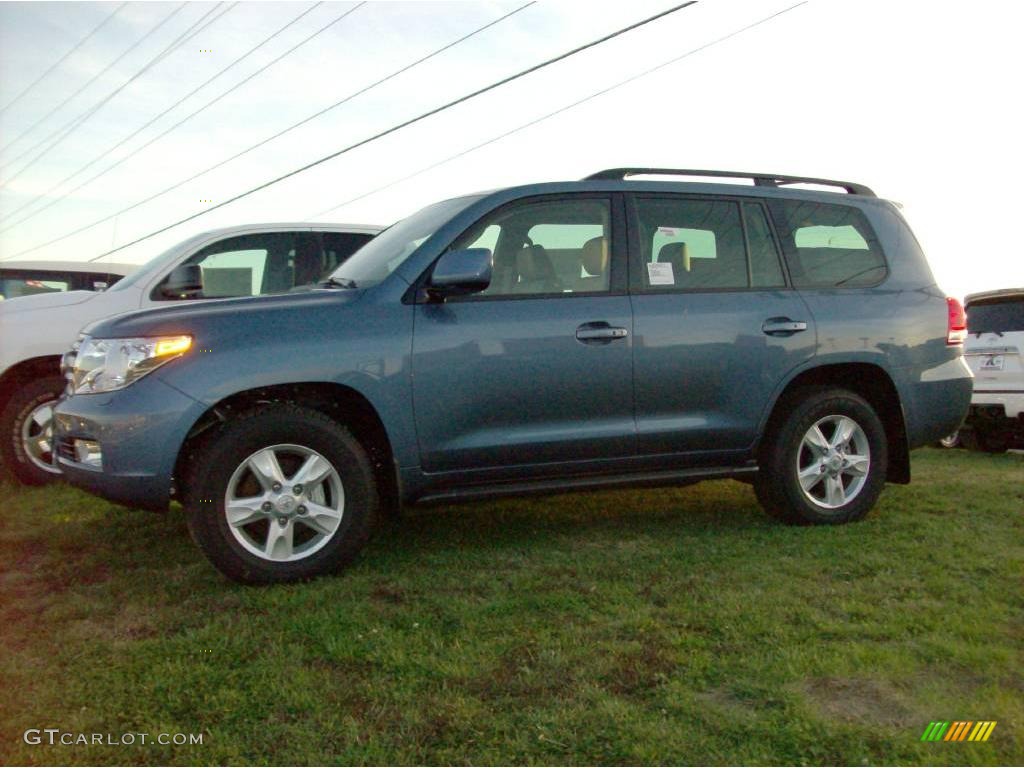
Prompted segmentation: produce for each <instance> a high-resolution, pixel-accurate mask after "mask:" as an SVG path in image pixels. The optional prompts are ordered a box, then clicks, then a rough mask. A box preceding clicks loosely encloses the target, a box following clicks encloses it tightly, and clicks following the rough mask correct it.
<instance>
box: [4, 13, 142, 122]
mask: <svg viewBox="0 0 1024 768" xmlns="http://www.w3.org/2000/svg"><path fill="white" fill-rule="evenodd" d="M126 5H128V3H127V2H123V3H121V4H120V5H119V6H117V8H115V9H114V10H113V12H112V13H111V14H110V15H109V16H107V17H106V18H105V19H103V21H101V22H100V23H99V24H98V25H96V26H95V27H93V30H92V32H90V33H89V34H87V35H86V36H85V37H83V38H82V39H81V40H79V41H78V42H77V43H75V45H74V46H72V48H71V50H70V51H68V52H67V53H65V54H64V55H63V56H61V57H60V58H59V59H58V60H57V61H56V62H54V63H53V64H51V65H50V68H49V69H47V70H46V71H45V72H43V74H41V75H40V76H39V77H37V78H36V79H35V80H33V81H32V82H31V83H29V85H28V87H26V88H25V89H24V90H23V91H22V92H21V93H19V94H18V95H17V96H15V97H14V98H13V99H11V100H10V101H9V102H7V105H6V106H4V107H3V108H0V115H2V114H3V113H4V112H6V111H7V110H8V109H10V108H11V107H13V106H14V105H15V104H16V103H17V102H18V101H20V100H21V99H22V98H23V97H24V96H25V95H26V94H27V93H28V92H29V91H31V90H32V89H33V88H35V87H36V86H37V85H39V83H41V82H42V81H43V80H45V79H46V77H47V76H48V75H49V74H50V73H51V72H53V71H54V70H55V69H57V67H59V66H60V65H61V64H63V63H64V62H65V61H67V60H68V58H69V57H70V56H71V55H72V54H73V53H75V51H77V50H78V49H79V48H81V47H82V46H83V45H85V43H86V42H87V41H88V40H89V39H90V38H92V36H93V35H95V34H96V33H97V32H99V31H100V30H101V29H103V27H105V26H106V25H107V24H108V23H109V22H110V21H111V20H113V18H114V17H115V16H117V14H119V13H120V12H121V9H122V8H124V7H125V6H126Z"/></svg>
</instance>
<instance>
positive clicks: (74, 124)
mask: <svg viewBox="0 0 1024 768" xmlns="http://www.w3.org/2000/svg"><path fill="white" fill-rule="evenodd" d="M223 4H224V3H223V2H221V3H218V4H217V5H215V6H214V7H213V8H211V9H210V10H209V11H207V12H206V13H205V14H203V16H202V17H201V18H200V19H199V20H198V21H196V22H195V23H193V24H192V26H190V27H189V28H188V29H187V30H185V31H184V32H183V33H182V34H181V35H179V36H178V38H177V39H175V40H174V41H173V42H171V44H170V45H168V46H167V47H166V48H164V50H162V51H161V52H160V53H158V54H157V55H156V56H155V57H153V58H152V59H151V60H150V61H149V62H148V63H147V64H146V65H145V66H143V67H142V69H140V70H139V71H138V72H136V73H135V74H134V75H132V76H131V77H130V78H129V79H128V80H126V81H125V82H124V83H122V84H121V85H120V86H118V87H117V88H115V89H114V90H113V91H112V92H111V93H109V94H108V95H107V96H106V97H104V98H103V99H101V100H100V101H99V103H97V104H96V105H95V106H93V107H91V108H90V109H88V110H86V111H85V112H84V113H82V114H81V115H79V116H78V117H76V118H74V119H72V120H71V121H70V122H69V123H65V125H64V126H63V127H61V128H58V129H57V130H56V131H54V132H53V133H51V134H50V135H49V136H47V137H46V138H45V139H43V140H42V141H40V142H38V143H37V144H35V145H34V146H33V147H32V149H30V150H28V152H23V153H22V154H20V155H18V157H17V158H15V159H14V160H13V161H12V162H17V160H18V159H20V158H21V157H24V156H25V155H26V154H29V153H31V152H32V151H33V150H34V149H36V148H37V147H39V146H40V144H44V143H46V142H47V141H49V140H50V139H51V138H52V137H54V136H56V135H57V134H60V135H59V136H57V137H56V138H55V139H54V140H53V141H51V142H50V144H49V145H47V146H46V147H44V148H43V151H42V152H40V153H39V154H38V155H36V156H35V157H33V158H32V159H31V160H29V162H28V163H27V164H25V165H23V166H22V167H21V168H19V169H18V170H17V171H16V172H15V173H14V175H13V176H11V177H10V178H8V179H7V180H6V181H4V182H3V185H0V186H6V185H7V184H10V183H11V182H12V181H14V180H15V179H16V178H18V177H19V176H21V175H22V174H23V173H24V172H25V171H27V170H28V169H29V168H31V167H32V166H33V165H35V164H36V163H37V162H38V161H39V160H40V159H41V158H43V157H44V156H46V155H47V154H48V153H49V152H51V151H52V150H53V149H54V148H56V147H57V146H58V145H59V144H60V143H61V142H62V141H64V139H66V138H67V137H68V136H70V135H71V134H72V133H74V131H75V130H77V129H78V128H80V127H81V126H82V125H83V124H84V123H85V122H87V121H88V120H89V118H90V117H92V116H93V115H94V114H96V113H97V112H98V111H99V110H100V109H101V108H102V107H103V106H104V105H106V104H107V103H108V102H109V101H110V100H111V99H113V98H114V97H115V96H117V94H119V93H120V92H121V91H123V90H124V89H125V88H127V87H128V86H129V85H131V84H132V83H133V82H135V81H136V80H138V79H139V78H140V77H142V75H144V74H145V73H146V72H148V71H149V70H150V69H152V68H153V67H155V66H156V65H157V64H159V63H160V62H161V61H163V59H165V58H166V57H167V56H169V55H171V54H172V53H174V51H176V50H177V49H178V48H180V47H181V46H183V45H184V44H185V43H187V42H188V41H189V40H191V39H192V38H193V37H195V36H196V35H198V34H199V33H201V32H202V31H203V30H205V29H206V28H207V27H209V26H210V25H211V24H213V23H215V22H216V21H218V20H219V19H220V18H222V17H223V16H224V15H225V14H227V13H228V12H230V11H231V10H232V9H233V8H234V7H235V6H236V5H238V2H237V0H236V2H233V3H231V5H229V6H228V7H227V8H225V9H224V10H223V11H221V12H220V13H218V14H217V15H216V16H215V17H214V18H212V19H210V21H208V22H206V23H205V24H204V23H203V22H204V21H205V20H206V19H207V18H208V17H209V16H210V15H211V14H213V13H214V12H215V11H216V10H217V9H218V8H219V7H220V6H221V5H223ZM200 25H202V26H200Z"/></svg>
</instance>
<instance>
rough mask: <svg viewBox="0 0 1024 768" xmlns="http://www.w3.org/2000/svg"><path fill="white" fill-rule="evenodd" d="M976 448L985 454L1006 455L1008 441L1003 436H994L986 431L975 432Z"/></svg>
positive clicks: (1008, 445)
mask: <svg viewBox="0 0 1024 768" xmlns="http://www.w3.org/2000/svg"><path fill="white" fill-rule="evenodd" d="M976 439H977V441H978V448H980V449H981V450H983V451H984V452H985V453H1006V449H1007V448H1009V447H1010V441H1009V440H1007V439H1006V437H1005V436H1004V435H999V434H995V433H993V432H989V431H987V430H976Z"/></svg>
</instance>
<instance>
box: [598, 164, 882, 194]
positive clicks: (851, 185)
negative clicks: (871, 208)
mask: <svg viewBox="0 0 1024 768" xmlns="http://www.w3.org/2000/svg"><path fill="white" fill-rule="evenodd" d="M630 176H713V177H718V178H737V179H753V180H754V185H755V186H758V187H782V186H785V185H787V184H821V185H822V186H826V187H841V188H842V189H845V190H846V191H847V192H848V193H849V194H851V195H864V196H865V197H876V195H875V193H874V192H873V191H872V190H871V188H870V187H866V186H864V185H863V184H857V183H855V182H852V181H835V180H834V179H814V178H811V177H810V176H782V175H780V174H777V173H744V172H742V171H697V170H692V169H678V168H609V169H607V170H604V171H598V172H597V173H592V174H590V175H589V176H587V177H586V178H585V179H584V181H625V180H626V179H627V178H628V177H630Z"/></svg>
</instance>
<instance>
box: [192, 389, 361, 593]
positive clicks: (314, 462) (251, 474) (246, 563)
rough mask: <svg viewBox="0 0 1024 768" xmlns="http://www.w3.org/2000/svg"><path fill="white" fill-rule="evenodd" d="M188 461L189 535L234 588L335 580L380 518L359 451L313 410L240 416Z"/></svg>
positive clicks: (275, 409)
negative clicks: (237, 584) (327, 577)
mask: <svg viewBox="0 0 1024 768" xmlns="http://www.w3.org/2000/svg"><path fill="white" fill-rule="evenodd" d="M187 461H188V468H187V470H186V472H185V476H186V479H185V483H184V497H185V498H184V504H185V510H186V513H187V516H188V526H189V531H190V532H191V534H192V538H193V539H194V540H195V541H196V543H197V544H198V545H199V548H200V549H201V550H202V551H203V553H204V554H205V555H206V557H207V558H208V559H209V560H210V562H212V563H213V565H214V566H216V568H217V569H218V570H220V571H221V572H222V573H223V574H225V575H226V576H228V577H229V578H231V579H234V580H235V581H240V582H243V583H247V584H270V583H275V582H287V581H298V580H302V579H309V578H312V577H314V576H320V575H322V574H326V573H333V572H335V571H338V570H339V569H341V568H342V567H344V566H345V565H346V564H347V563H348V562H350V561H351V560H352V558H353V557H355V555H356V554H357V553H358V552H359V550H360V549H361V548H362V546H363V544H365V542H366V540H367V539H368V538H369V535H370V533H371V531H372V529H373V526H374V524H375V522H376V520H377V517H378V512H379V506H380V503H379V500H378V494H377V485H376V481H375V478H374V473H373V469H372V467H371V464H370V461H369V459H368V457H367V454H366V451H365V450H364V449H363V447H362V446H361V445H360V444H359V442H358V441H357V440H356V439H355V438H354V437H353V436H352V435H351V433H349V431H348V430H347V429H345V428H344V427H343V426H341V425H340V424H338V423H337V422H335V421H333V420H332V419H330V418H328V417H327V416H325V415H324V414H322V413H320V412H318V411H314V410H311V409H306V408H302V407H299V406H294V405H287V404H281V405H274V406H270V407H268V408H264V409H260V410H257V411H252V412H250V413H247V414H243V415H241V416H239V417H238V418H236V419H234V420H232V421H230V422H228V423H227V424H226V425H225V426H224V427H222V428H221V429H219V430H217V431H216V432H215V433H214V434H212V435H210V436H208V437H206V439H204V440H203V442H202V443H201V444H200V445H199V446H197V447H196V448H195V449H194V450H193V451H192V452H191V453H190V455H189V458H188V460H187Z"/></svg>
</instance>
